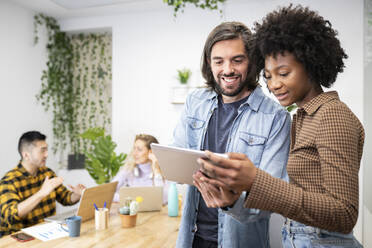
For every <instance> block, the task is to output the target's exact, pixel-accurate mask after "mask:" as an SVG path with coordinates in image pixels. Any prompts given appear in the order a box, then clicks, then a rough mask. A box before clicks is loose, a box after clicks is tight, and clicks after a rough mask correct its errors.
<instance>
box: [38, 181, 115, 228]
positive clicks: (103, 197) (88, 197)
mask: <svg viewBox="0 0 372 248" xmlns="http://www.w3.org/2000/svg"><path fill="white" fill-rule="evenodd" d="M117 184H118V182H112V183H105V184H101V185H98V186H95V187H91V188H86V189H85V190H84V191H83V194H82V195H81V198H80V201H79V203H78V207H77V208H76V209H73V210H70V211H67V212H63V213H60V214H57V215H53V216H50V217H48V218H45V219H44V220H45V221H54V222H58V223H64V221H65V219H66V218H68V217H70V216H74V215H77V216H81V220H82V221H87V220H90V219H93V218H94V206H93V203H95V204H96V205H97V207H99V208H102V207H103V205H104V203H105V202H106V207H107V208H108V209H110V207H111V202H112V198H113V197H114V193H115V190H116V186H117Z"/></svg>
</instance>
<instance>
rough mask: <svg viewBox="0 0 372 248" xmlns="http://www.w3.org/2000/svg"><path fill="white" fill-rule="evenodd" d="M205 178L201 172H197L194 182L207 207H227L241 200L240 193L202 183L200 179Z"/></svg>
mask: <svg viewBox="0 0 372 248" xmlns="http://www.w3.org/2000/svg"><path fill="white" fill-rule="evenodd" d="M203 176H204V175H203V174H202V173H201V172H200V171H197V172H196V173H195V174H194V175H193V179H194V181H193V182H194V185H195V186H196V187H197V188H198V190H199V191H200V193H201V195H202V197H203V199H204V201H205V203H206V205H207V207H209V208H216V207H226V206H230V205H232V204H234V203H235V202H236V201H237V200H238V199H239V196H240V194H239V193H234V192H232V191H231V190H229V189H226V188H223V187H215V186H214V185H212V184H209V183H206V182H203V181H201V180H200V178H201V177H203Z"/></svg>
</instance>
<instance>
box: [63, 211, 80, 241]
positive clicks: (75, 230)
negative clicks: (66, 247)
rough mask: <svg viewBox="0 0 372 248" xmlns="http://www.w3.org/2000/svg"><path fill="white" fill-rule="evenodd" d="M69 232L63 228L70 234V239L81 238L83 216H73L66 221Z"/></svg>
mask: <svg viewBox="0 0 372 248" xmlns="http://www.w3.org/2000/svg"><path fill="white" fill-rule="evenodd" d="M65 221H66V224H67V227H68V230H67V229H65V228H64V227H63V226H61V227H62V229H63V230H65V231H67V232H68V233H69V236H70V237H79V236H80V226H81V216H71V217H68V218H66V219H65Z"/></svg>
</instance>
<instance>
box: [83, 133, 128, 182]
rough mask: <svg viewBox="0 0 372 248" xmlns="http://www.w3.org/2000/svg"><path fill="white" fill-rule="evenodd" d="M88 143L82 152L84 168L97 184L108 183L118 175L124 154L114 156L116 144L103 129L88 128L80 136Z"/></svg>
mask: <svg viewBox="0 0 372 248" xmlns="http://www.w3.org/2000/svg"><path fill="white" fill-rule="evenodd" d="M80 136H81V137H82V138H83V139H86V140H88V141H89V146H88V148H87V149H86V150H85V151H84V154H85V157H86V159H85V168H86V169H87V171H88V172H89V174H90V175H91V177H92V178H93V179H94V180H95V181H96V183H97V184H102V183H108V182H110V181H111V179H112V178H113V177H114V176H115V175H116V174H117V173H118V171H119V169H120V167H121V166H122V165H123V164H124V160H125V158H126V157H127V155H126V154H125V153H120V154H119V155H117V154H116V152H115V148H116V144H115V142H113V141H112V138H111V135H106V134H105V130H104V129H103V128H99V127H96V128H89V129H88V130H86V131H85V132H84V133H82V134H81V135H80Z"/></svg>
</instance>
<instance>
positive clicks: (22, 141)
mask: <svg viewBox="0 0 372 248" xmlns="http://www.w3.org/2000/svg"><path fill="white" fill-rule="evenodd" d="M45 139H46V136H45V135H44V134H42V133H40V132H38V131H29V132H26V133H24V134H22V136H21V138H19V141H18V152H19V154H20V155H21V158H23V157H22V151H23V150H24V148H25V147H26V146H29V145H32V144H33V142H34V141H39V140H45Z"/></svg>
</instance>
